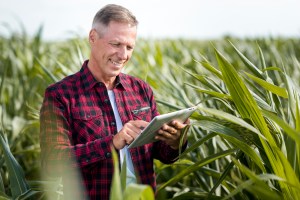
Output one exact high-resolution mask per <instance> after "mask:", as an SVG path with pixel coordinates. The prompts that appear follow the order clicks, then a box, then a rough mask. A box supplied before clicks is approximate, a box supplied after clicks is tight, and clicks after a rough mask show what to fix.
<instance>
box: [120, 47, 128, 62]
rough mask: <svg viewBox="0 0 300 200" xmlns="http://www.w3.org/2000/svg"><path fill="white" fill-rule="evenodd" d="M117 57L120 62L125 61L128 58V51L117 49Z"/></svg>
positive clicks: (123, 48)
mask: <svg viewBox="0 0 300 200" xmlns="http://www.w3.org/2000/svg"><path fill="white" fill-rule="evenodd" d="M118 56H119V58H120V59H122V60H126V59H127V57H128V51H127V49H126V47H122V48H119V51H118Z"/></svg>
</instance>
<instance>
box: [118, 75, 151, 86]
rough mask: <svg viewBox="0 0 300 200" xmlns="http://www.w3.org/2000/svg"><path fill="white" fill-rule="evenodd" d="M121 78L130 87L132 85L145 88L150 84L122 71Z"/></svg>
mask: <svg viewBox="0 0 300 200" xmlns="http://www.w3.org/2000/svg"><path fill="white" fill-rule="evenodd" d="M121 78H122V80H123V81H124V82H125V83H126V84H128V85H130V86H131V87H132V86H138V87H147V88H148V87H150V85H149V84H148V83H147V82H146V81H144V80H142V79H140V78H138V77H135V76H132V75H129V74H124V73H122V74H121Z"/></svg>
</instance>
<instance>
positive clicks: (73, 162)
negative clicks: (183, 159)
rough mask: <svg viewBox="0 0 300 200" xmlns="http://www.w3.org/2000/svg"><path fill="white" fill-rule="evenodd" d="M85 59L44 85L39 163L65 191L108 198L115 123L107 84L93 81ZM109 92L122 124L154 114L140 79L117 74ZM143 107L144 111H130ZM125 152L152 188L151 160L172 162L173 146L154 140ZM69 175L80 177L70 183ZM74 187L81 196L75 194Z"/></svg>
mask: <svg viewBox="0 0 300 200" xmlns="http://www.w3.org/2000/svg"><path fill="white" fill-rule="evenodd" d="M87 63H88V61H85V62H84V64H83V66H82V68H81V70H80V71H79V72H77V73H75V74H74V75H71V76H68V77H66V78H64V79H63V80H62V81H60V82H58V83H55V84H53V85H51V86H49V87H48V88H47V89H46V92H45V98H44V101H43V105H42V108H41V113H40V126H41V129H40V130H41V132H40V145H41V159H42V167H43V169H44V171H45V172H47V173H48V174H53V175H57V176H62V177H63V184H64V191H65V194H64V195H65V196H68V195H71V196H72V194H73V197H70V198H72V199H73V198H74V196H75V197H77V199H109V194H110V187H111V181H112V175H113V161H112V155H111V144H112V139H113V136H114V135H115V134H116V133H117V126H116V121H115V117H114V113H113V109H112V107H111V104H110V101H109V97H108V93H107V89H106V87H105V85H104V84H103V83H101V82H97V81H96V79H95V78H94V77H93V75H92V74H91V72H90V71H89V69H88V67H87ZM113 91H114V94H115V98H116V104H117V107H118V111H119V113H120V117H121V120H122V123H123V124H125V123H126V122H128V121H130V120H136V119H143V120H145V121H148V122H149V121H150V120H151V119H152V118H153V117H154V116H156V115H158V114H159V113H158V111H157V109H156V103H155V100H154V96H153V92H152V90H151V88H150V87H149V85H148V84H146V83H145V82H143V81H141V80H139V79H137V78H134V77H132V76H129V75H125V74H122V73H121V74H119V76H117V79H116V86H115V88H114V89H113ZM148 106H149V107H150V110H147V111H142V112H139V113H138V114H136V112H133V111H134V110H139V109H140V108H142V107H148ZM130 154H131V157H132V162H133V165H134V168H135V171H136V176H137V179H138V180H139V182H140V183H143V184H149V185H151V186H152V187H153V189H154V190H155V187H156V178H155V174H154V169H153V159H154V158H155V159H158V160H160V161H161V162H163V163H172V162H174V161H175V160H176V157H177V156H178V151H175V150H173V149H171V148H170V147H169V146H167V145H166V144H165V143H163V142H155V143H153V144H148V145H144V146H141V147H137V148H132V149H130ZM78 172H79V173H78ZM75 177H78V178H81V181H79V183H78V182H77V183H76V181H75V180H76V178H75ZM83 186H84V187H83ZM76 187H77V188H76ZM80 188H81V190H83V195H84V196H85V197H81V196H78V195H79V194H76V193H77V192H79V191H78V190H79V189H80ZM69 189H70V190H69ZM75 194H76V195H75Z"/></svg>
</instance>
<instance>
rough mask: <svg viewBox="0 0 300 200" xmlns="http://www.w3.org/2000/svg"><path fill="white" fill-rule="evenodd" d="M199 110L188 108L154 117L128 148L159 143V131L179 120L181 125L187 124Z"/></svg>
mask: <svg viewBox="0 0 300 200" xmlns="http://www.w3.org/2000/svg"><path fill="white" fill-rule="evenodd" d="M196 109H197V107H191V108H186V109H182V110H178V111H175V112H171V113H167V114H162V115H158V116H156V117H154V118H153V119H152V120H151V122H150V123H149V124H148V126H147V127H145V128H144V129H143V131H142V132H141V134H140V135H139V136H138V137H137V138H135V140H134V141H133V142H132V143H131V144H130V145H129V146H128V148H133V147H138V146H142V145H144V144H148V143H151V142H155V141H157V140H156V139H155V136H156V134H157V131H158V130H159V129H160V128H161V127H162V126H163V125H164V124H168V123H170V122H171V121H172V120H177V121H179V122H181V123H183V122H185V121H186V120H187V119H188V118H189V116H190V115H191V114H192V113H193V112H194V111H195V110H196Z"/></svg>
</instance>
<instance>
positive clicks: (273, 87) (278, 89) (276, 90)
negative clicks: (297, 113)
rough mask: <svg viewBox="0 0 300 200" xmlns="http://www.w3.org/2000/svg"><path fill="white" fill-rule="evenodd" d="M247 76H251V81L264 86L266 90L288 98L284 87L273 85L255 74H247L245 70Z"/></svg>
mask: <svg viewBox="0 0 300 200" xmlns="http://www.w3.org/2000/svg"><path fill="white" fill-rule="evenodd" d="M245 74H247V76H248V77H249V78H251V79H252V80H253V81H255V82H256V83H258V84H259V85H260V86H262V87H263V88H265V89H266V90H267V91H270V92H272V93H273V94H277V95H278V96H281V97H283V98H288V94H287V91H286V89H285V88H282V87H278V86H276V85H273V84H271V83H269V82H267V81H265V80H263V79H260V78H257V77H256V76H253V75H252V74H249V73H247V72H245Z"/></svg>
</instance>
